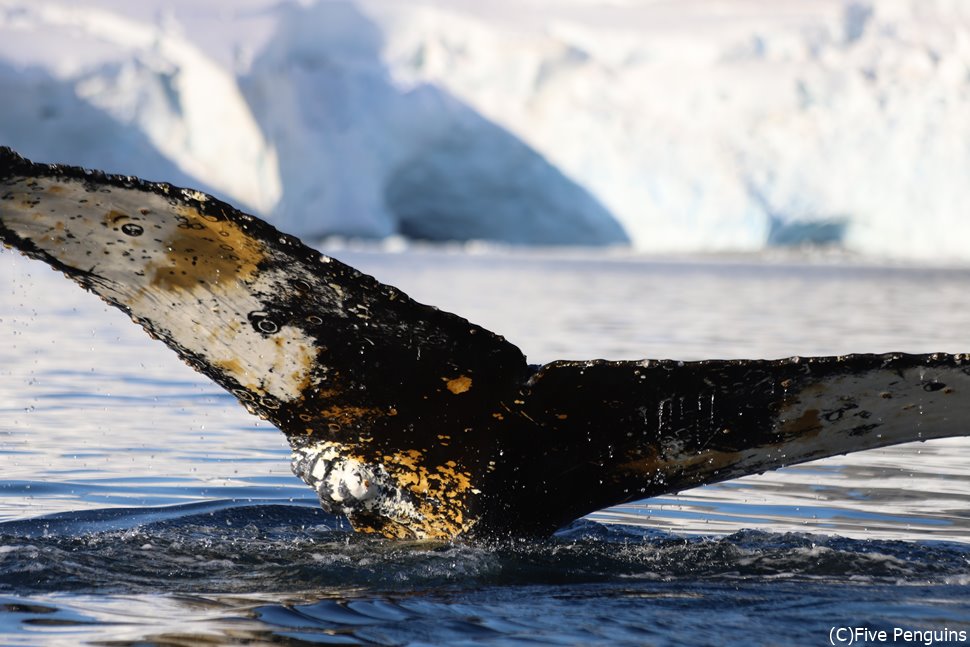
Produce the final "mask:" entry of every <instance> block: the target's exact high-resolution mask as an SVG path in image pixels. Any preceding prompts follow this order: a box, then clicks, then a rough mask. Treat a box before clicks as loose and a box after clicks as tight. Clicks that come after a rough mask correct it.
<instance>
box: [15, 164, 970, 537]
mask: <svg viewBox="0 0 970 647" xmlns="http://www.w3.org/2000/svg"><path fill="white" fill-rule="evenodd" d="M0 240H2V242H3V243H4V244H5V245H7V246H11V247H14V248H16V249H18V250H20V251H21V252H23V253H24V254H26V255H27V256H30V257H32V258H36V259H39V260H42V261H44V262H46V263H48V264H49V265H51V266H52V267H54V268H55V269H57V270H60V271H61V272H63V273H64V274H65V275H67V276H68V277H70V278H71V279H73V280H74V281H76V282H77V283H79V284H80V285H81V286H82V287H84V288H86V289H88V290H90V291H92V292H94V293H96V294H98V295H99V296H101V297H102V298H103V299H104V300H105V301H107V302H108V303H110V304H112V305H114V306H116V307H117V308H119V309H121V310H122V311H124V312H125V313H126V314H128V315H129V316H130V317H131V318H132V320H133V321H135V322H136V323H138V324H140V325H141V326H142V327H143V328H144V329H145V330H146V331H147V332H148V333H149V334H150V335H151V336H152V337H154V338H157V339H160V340H162V341H163V342H165V343H166V344H167V345H168V346H169V347H170V348H172V349H173V350H174V351H175V352H176V353H177V354H178V355H179V356H180V357H181V358H182V359H183V360H184V361H185V362H186V363H187V364H189V365H190V366H191V367H192V368H194V369H196V370H198V371H200V372H201V373H204V374H205V375H207V376H209V377H210V378H212V379H213V380H215V381H216V382H217V383H218V384H220V385H221V386H222V387H223V388H225V389H227V390H228V391H230V392H231V393H232V394H233V395H235V397H236V398H237V399H238V400H239V401H240V403H242V405H243V406H245V407H246V408H247V409H248V410H249V411H250V412H251V413H253V414H255V415H258V416H260V417H262V418H264V419H267V420H269V421H271V422H272V423H273V424H274V425H276V426H277V427H279V429H281V430H282V431H283V433H284V434H286V437H287V439H288V440H289V442H290V445H291V446H292V448H293V469H294V471H295V472H296V473H297V474H298V475H299V476H300V477H301V478H303V480H304V481H306V482H307V483H308V484H309V485H310V486H312V487H313V488H314V489H315V490H316V492H317V494H318V495H319V497H320V500H321V503H322V504H323V506H324V507H326V508H327V509H328V510H330V511H332V512H338V513H342V514H345V515H347V516H348V517H349V519H350V521H351V523H352V524H353V526H354V528H356V529H357V530H361V531H366V532H377V533H381V534H383V535H386V536H388V537H402V538H405V537H411V538H451V537H456V536H483V535H491V534H500V533H518V534H548V533H551V532H553V531H554V530H555V529H556V528H558V527H559V526H561V525H563V524H565V523H567V522H569V521H571V520H573V519H575V518H577V517H580V516H582V515H584V514H587V513H589V512H592V511H594V510H597V509H600V508H603V507H606V506H609V505H613V504H617V503H622V502H625V501H630V500H633V499H638V498H644V497H648V496H653V495H658V494H662V493H666V492H673V491H679V490H683V489H687V488H690V487H694V486H697V485H701V484H704V483H712V482H717V481H723V480H726V479H731V478H735V477H738V476H743V475H745V474H752V473H757V472H763V471H765V470H770V469H776V468H779V467H783V466H785V465H791V464H794V463H799V462H803V461H808V460H812V459H816V458H822V457H825V456H832V455H835V454H842V453H847V452H851V451H859V450H863V449H869V448H873V447H879V446H884V445H890V444H894V443H901V442H907V441H912V440H918V439H929V438H937V437H944V436H956V435H965V434H967V433H968V431H970V429H968V424H967V421H968V420H970V398H968V397H967V396H968V394H970V356H967V355H945V354H933V355H905V354H887V355H847V356H841V357H814V358H790V359H783V360H775V361H762V360H754V361H748V360H743V361H742V360H737V361H702V362H674V361H670V360H644V361H635V362H634V361H631V362H607V361H591V362H568V361H558V362H553V363H551V364H547V365H545V366H542V367H534V366H530V365H528V364H527V362H526V359H525V357H524V356H523V355H522V353H521V352H520V351H519V349H518V348H516V347H515V346H514V345H512V344H510V343H509V342H508V341H506V340H505V339H504V338H502V337H500V336H498V335H496V334H494V333H491V332H489V331H487V330H485V329H483V328H481V327H479V326H476V325H475V324H472V323H470V322H468V321H466V320H465V319H463V318H461V317H459V316H457V315H453V314H450V313H447V312H442V311H440V310H437V309H436V308H433V307H429V306H426V305H421V304H419V303H416V302H415V301H413V300H412V299H410V298H409V297H408V296H407V295H405V294H403V293H402V292H400V291H399V290H397V289H395V288H393V287H390V286H387V285H383V284H381V283H379V282H378V281H376V280H375V279H373V278H371V277H369V276H366V275H364V274H361V273H360V272H358V271H356V270H354V269H353V268H351V267H348V266H347V265H344V264H342V263H340V262H339V261H337V260H335V259H333V258H330V257H328V256H324V255H321V254H320V253H319V252H316V251H314V250H312V249H310V248H309V247H307V246H305V245H304V244H302V243H301V242H300V241H299V240H297V239H296V238H294V237H292V236H289V235H287V234H283V233H281V232H279V231H277V230H276V229H274V228H273V227H272V226H270V225H268V224H267V223H265V222H262V221H261V220H259V219H258V218H255V217H253V216H249V215H246V214H243V213H240V212H239V211H237V210H236V209H234V208H233V207H231V206H229V205H228V204H225V203H224V202H221V201H219V200H217V199H215V198H213V197H211V196H208V195H205V194H202V193H199V192H197V191H192V190H187V189H181V188H178V187H174V186H171V185H169V184H164V183H153V182H145V181H143V180H139V179H137V178H134V177H125V176H116V175H106V174H104V173H101V172H97V171H86V170H83V169H80V168H75V167H68V166H57V165H43V164H34V163H31V162H29V161H27V160H25V159H23V158H22V157H20V156H19V155H17V154H16V153H14V152H13V151H11V150H10V149H6V148H0Z"/></svg>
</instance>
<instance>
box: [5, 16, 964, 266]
mask: <svg viewBox="0 0 970 647" xmlns="http://www.w3.org/2000/svg"><path fill="white" fill-rule="evenodd" d="M84 5H85V6H84V7H79V6H78V5H77V4H68V3H66V2H64V3H60V2H46V1H44V2H27V1H26V0H0V96H2V97H3V101H2V102H0V142H3V143H6V144H9V145H11V146H13V147H14V148H16V149H18V150H20V151H22V152H23V153H24V154H26V155H28V156H31V157H34V158H36V159H38V160H51V161H53V160H58V161H64V162H71V163H78V164H84V165H88V166H96V167H100V168H106V169H108V170H114V171H118V172H125V173H136V174H139V175H143V176H146V177H151V178H158V179H167V180H170V181H173V182H176V183H183V184H189V185H193V186H199V187H201V188H205V189H207V190H210V191H212V192H215V193H216V194H218V195H221V196H223V197H225V198H227V199H229V200H232V201H234V202H236V203H240V204H242V205H244V206H246V207H247V208H248V209H251V210H253V211H255V212H257V213H260V214H262V215H266V216H268V217H270V218H271V219H274V220H275V221H276V223H277V224H278V225H279V226H280V227H282V228H284V229H287V230H289V231H292V232H293V233H296V234H299V235H302V236H308V237H315V236H321V235H326V234H341V235H349V236H372V237H383V236H389V235H394V234H402V235H405V236H409V237H415V238H424V239H433V240H451V239H457V240H467V239H489V240H500V241H506V242H511V243H527V244H614V243H623V242H625V241H627V240H629V241H631V242H632V244H633V245H635V246H636V247H638V248H640V249H643V250H648V251H710V250H758V249H761V248H764V247H766V246H772V245H789V244H801V243H805V242H810V243H828V244H838V245H842V246H845V247H847V248H849V249H852V250H856V251H860V252H863V253H868V254H875V255H885V256H895V257H908V258H916V259H934V260H941V259H942V260H946V259H955V260H961V261H966V260H970V245H967V244H966V239H965V238H964V237H963V235H962V234H963V233H965V232H966V230H967V228H968V222H970V218H968V216H970V213H968V210H967V208H966V206H965V204H966V202H967V199H968V197H970V188H968V187H970V118H968V117H967V115H970V3H966V2H962V0H878V2H876V1H873V2H862V1H849V0H844V1H843V0H780V1H779V2H773V3H759V2H755V1H754V0H727V1H724V0H722V1H716V2H715V1H714V0H683V1H682V2H677V3H668V2H633V1H632V0H631V1H629V2H622V1H620V0H611V1H607V0H571V1H570V2H558V3H553V2H549V1H548V0H527V1H519V2H512V0H495V1H494V2H490V3H479V2H472V1H471V0H450V1H444V0H442V1H440V2H424V3H401V2H392V1H390V0H361V1H360V2H356V3H354V2H345V1H321V2H289V3H285V2H284V3H282V4H278V3H276V2H271V1H270V0H239V1H236V2H229V1H228V0H227V1H216V0H210V1H209V2H200V1H198V0H195V1H194V2H190V1H188V0H170V1H169V2H164V3H163V2H160V1H153V2H145V3H129V4H127V5H120V4H119V3H117V2H111V1H109V0H89V1H88V2H86V3H84Z"/></svg>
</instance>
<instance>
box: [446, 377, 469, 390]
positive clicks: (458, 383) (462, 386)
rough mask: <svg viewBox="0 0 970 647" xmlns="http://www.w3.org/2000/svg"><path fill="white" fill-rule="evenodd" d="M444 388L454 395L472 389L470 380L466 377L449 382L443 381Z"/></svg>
mask: <svg viewBox="0 0 970 647" xmlns="http://www.w3.org/2000/svg"><path fill="white" fill-rule="evenodd" d="M445 386H446V387H447V388H448V390H449V391H451V392H452V393H454V394H455V395H460V394H462V393H465V392H466V391H468V390H469V389H471V388H472V379H471V378H470V377H468V376H467V375H461V376H459V377H456V378H453V379H451V380H445Z"/></svg>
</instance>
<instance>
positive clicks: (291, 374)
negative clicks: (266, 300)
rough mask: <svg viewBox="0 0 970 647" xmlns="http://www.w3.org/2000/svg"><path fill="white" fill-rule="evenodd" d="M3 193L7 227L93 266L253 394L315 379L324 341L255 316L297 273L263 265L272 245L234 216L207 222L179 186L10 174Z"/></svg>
mask: <svg viewBox="0 0 970 647" xmlns="http://www.w3.org/2000/svg"><path fill="white" fill-rule="evenodd" d="M0 194H5V195H7V196H8V199H5V200H2V201H0V218H2V221H3V223H4V226H5V227H7V228H8V229H10V230H12V231H13V232H15V233H16V234H17V235H18V236H20V237H21V238H24V239H27V240H29V241H31V242H32V243H33V244H34V245H35V246H36V247H37V248H39V249H41V250H43V251H44V252H46V253H47V254H49V255H50V256H52V257H54V258H55V259H57V260H58V261H59V262H61V263H63V264H64V265H67V266H69V267H71V268H75V269H77V270H78V271H79V272H82V273H86V274H87V275H88V276H89V277H90V279H91V280H90V281H89V283H90V285H89V288H90V289H91V290H92V291H94V292H96V293H97V294H98V295H100V296H101V297H103V298H105V299H106V300H108V301H110V302H112V303H116V304H120V305H123V306H124V307H125V308H126V310H127V311H128V312H129V314H130V315H131V317H132V318H133V319H134V320H135V321H136V322H138V323H140V324H142V325H144V326H146V327H148V328H150V329H151V330H152V332H154V333H155V334H158V335H162V336H167V337H169V338H170V339H171V340H173V341H174V342H175V343H176V344H177V345H178V346H179V347H181V348H182V349H184V350H185V351H187V352H188V353H191V354H192V355H194V356H195V357H197V358H201V359H202V360H203V361H204V362H206V363H207V364H209V365H211V366H214V367H216V368H217V369H218V370H219V371H221V372H222V373H223V374H225V375H227V376H229V377H231V378H232V379H233V380H235V381H236V382H238V383H239V384H240V385H241V386H243V387H244V388H246V389H247V390H249V391H252V392H253V393H254V394H255V395H257V396H265V395H270V396H272V397H274V398H276V399H278V400H280V401H282V402H289V401H292V400H294V399H297V398H299V397H300V395H301V394H302V392H303V391H304V390H305V389H306V388H307V387H308V386H310V385H311V384H312V374H311V371H312V368H313V366H314V363H315V361H316V354H317V349H316V346H315V341H314V340H313V339H312V338H311V337H309V336H308V335H306V333H304V332H303V331H302V330H301V329H299V328H297V327H294V326H290V325H284V324H282V323H281V322H280V323H276V322H268V323H267V324H265V327H264V328H263V329H262V330H261V331H258V330H256V329H255V328H254V327H253V325H252V324H251V323H250V321H249V318H248V317H249V315H250V313H254V312H261V311H263V310H264V309H265V305H264V304H263V303H262V302H261V301H260V299H259V298H258V297H257V295H258V294H267V295H274V294H279V293H280V292H281V290H282V289H283V288H281V286H284V285H285V284H286V283H285V280H286V278H287V277H284V276H283V275H282V273H281V272H273V271H267V272H257V271H256V265H257V264H258V263H259V262H260V261H261V260H262V259H263V258H265V257H266V256H267V255H269V254H270V253H271V252H270V250H268V249H266V248H265V247H264V245H263V244H262V243H261V242H260V241H258V240H256V239H253V238H252V237H250V236H248V235H247V234H245V232H242V231H241V230H240V229H239V227H238V226H237V225H235V224H234V223H231V222H228V221H219V220H216V219H213V218H206V217H205V216H204V215H201V214H199V213H198V211H197V210H196V209H195V207H193V206H192V205H191V204H190V203H184V204H183V203H182V196H180V195H178V192H174V191H173V195H172V197H171V198H167V197H165V196H162V195H158V194H156V193H151V192H146V191H141V190H137V189H125V188H120V187H114V186H105V187H104V188H101V189H99V190H96V191H94V190H88V189H87V188H86V187H85V185H84V183H83V182H82V181H80V180H75V179H63V178H30V179H24V178H12V179H9V180H6V181H4V182H2V183H0ZM188 195H190V196H193V195H194V194H192V193H189V194H188ZM10 196H12V197H10ZM200 196H201V197H204V196H202V194H200ZM194 197H196V198H198V197H199V196H194ZM73 278H77V277H73ZM289 278H292V277H289Z"/></svg>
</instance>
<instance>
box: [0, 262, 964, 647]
mask: <svg viewBox="0 0 970 647" xmlns="http://www.w3.org/2000/svg"><path fill="white" fill-rule="evenodd" d="M337 255H338V257H341V258H342V259H343V260H346V261H347V262H349V263H351V264H352V265H355V266H357V267H359V268H360V269H362V270H364V271H367V272H370V273H373V274H375V275H376V276H377V277H378V278H380V279H382V280H384V281H386V282H389V283H391V284H394V285H397V286H398V287H400V288H402V289H404V290H405V291H406V292H408V293H410V294H411V295H412V296H414V297H415V298H416V299H418V300H419V301H423V302H426V303H433V304H435V305H438V306H440V307H442V308H445V309H449V310H452V311H455V312H458V313H459V314H462V315H463V316H466V317H468V318H469V319H471V320H472V321H475V322H477V323H480V324H482V325H484V326H485V327H487V328H490V329H492V330H495V331H497V332H500V333H502V334H504V335H505V336H507V337H508V338H509V339H510V340H511V341H513V342H514V343H517V344H519V345H520V347H522V349H523V350H524V351H525V352H526V354H527V355H528V356H529V358H530V360H531V361H533V362H544V361H549V360H552V359H557V358H580V359H589V358H593V357H605V358H610V359H635V358H642V357H652V358H667V357H670V358H675V359H685V360H690V359H700V358H714V357H719V358H731V357H766V358H770V357H782V356H789V355H794V354H798V355H813V354H840V353H847V352H885V351H905V352H929V351H947V352H962V351H967V350H968V347H967V340H966V331H967V330H970V326H968V325H967V324H968V323H970V322H968V320H967V318H968V315H967V312H966V308H965V294H966V286H967V285H968V284H970V271H962V270H928V269H906V268H890V269H887V268H876V267H861V266H853V265H851V264H847V263H844V262H843V263H838V264H830V263H828V262H818V261H816V262H812V263H809V262H804V261H797V262H792V261H764V260H760V261H757V262H754V261H750V260H744V259H740V260H739V259H728V260H716V259H694V260H683V259H679V260H678V259H675V260H644V259H635V258H612V259H610V258H606V259H604V258H602V257H600V258H598V259H583V258H570V257H567V256H564V255H561V254H560V255H558V256H555V255H543V254H539V253H535V252H532V253H498V252H496V253H484V254H478V255H467V254H466V255H459V254H450V253H447V252H442V251H434V252H432V251H428V252H420V251H418V252H415V251H411V252H407V253H403V254H387V253H376V252H366V251H354V252H344V253H342V254H337ZM0 329H2V330H3V334H4V338H5V339H6V340H7V342H6V343H4V344H2V345H0V466H2V476H0V522H2V523H0V634H2V636H3V640H2V642H3V643H4V644H37V643H38V642H45V643H48V644H61V643H62V644H76V643H77V642H78V640H80V639H82V638H83V639H84V640H91V641H111V643H112V644H134V643H139V642H140V641H141V642H144V641H148V642H152V641H154V642H155V643H164V644H199V643H200V641H203V639H204V640H209V641H211V642H213V643H218V644H223V643H232V644H239V643H244V642H247V641H251V642H255V643H262V642H273V643H284V644H285V643H292V644H302V643H304V642H307V641H309V642H330V643H338V644H339V643H352V644H360V643H365V644H367V643H370V644H401V643H421V642H427V641H438V642H465V643H477V642H489V641H502V640H508V641H512V642H515V641H527V640H538V641H540V642H561V643H565V644H573V643H589V644H593V643H602V644H614V643H617V642H619V643H622V642H627V643H630V644H642V643H651V642H653V643H658V644H671V643H674V644H676V643H681V642H688V643H717V642H721V643H723V644H731V643H732V642H736V643H739V644H740V643H745V642H746V641H748V640H749V639H750V638H751V637H752V636H758V635H760V636H761V638H762V639H761V640H757V641H756V642H764V641H765V640H767V639H768V637H770V636H773V635H782V634H783V638H784V640H781V642H790V643H800V642H802V643H807V642H811V643H812V644H821V643H822V642H824V641H825V638H826V634H825V631H827V629H826V630H825V631H823V629H824V628H825V627H824V626H827V625H830V624H832V623H834V622H836V621H837V620H844V621H845V622H849V621H852V622H865V623H867V626H873V627H882V626H885V627H891V626H892V625H893V623H894V622H895V623H897V624H898V623H899V622H900V618H903V619H905V620H906V622H908V623H909V625H911V626H930V625H931V626H933V627H936V626H942V624H941V623H947V624H948V626H950V627H951V628H952V627H965V628H966V627H967V626H968V618H970V609H968V603H967V602H965V601H966V600H967V599H968V597H970V596H968V595H967V592H968V590H970V553H968V552H967V549H966V546H967V545H968V544H970V475H968V470H967V469H966V467H967V465H968V458H970V443H968V441H967V439H962V438H961V439H947V440H942V441H933V442H928V443H922V444H913V445H905V446H899V447H893V448H887V449H883V450H875V451H871V452H866V453H863V454H852V455H849V456H845V457H838V458H833V459H827V460H825V461H820V462H816V463H810V464H806V465H802V466H795V467H792V468H789V469H786V470H782V471H779V472H774V473H769V474H765V475H761V476H755V477H749V478H745V479H739V480H736V481H732V482H729V483H724V484H719V485H713V486H708V487H704V488H700V489H697V490H694V491H691V492H686V493H683V494H681V495H679V496H665V497H660V498H657V499H652V500H649V501H644V502H639V503H634V504H628V505H624V506H619V507H616V508H613V509H610V510H606V511H601V512H599V513H597V514H595V515H592V517H591V518H592V519H593V520H595V521H601V522H610V523H611V524H615V523H617V522H619V523H620V524H622V525H606V526H604V525H600V524H598V523H593V522H592V521H584V522H580V523H578V524H577V525H575V526H573V527H572V528H570V529H567V530H565V531H563V532H561V533H560V534H559V535H558V536H557V537H556V538H554V539H553V540H550V541H548V542H537V543H528V544H521V543H517V544H509V545H504V546H491V547H483V546H455V545H417V544H396V543H393V542H391V543H389V542H384V541H383V540H375V539H372V538H362V537H357V536H355V535H352V534H350V533H348V532H347V530H346V527H345V525H344V524H343V522H341V521H340V520H338V519H335V518H333V517H329V516H328V515H325V514H324V513H323V512H321V511H320V510H319V509H318V508H317V507H316V504H315V501H314V500H313V498H312V493H311V492H310V491H309V490H308V489H307V488H305V487H304V486H303V485H302V484H301V483H300V482H299V481H298V480H297V479H296V478H295V477H293V476H292V474H291V473H290V471H289V462H288V454H289V452H288V448H287V446H286V442H285V440H284V438H283V435H282V434H280V433H279V432H278V431H276V430H275V429H274V428H272V427H270V426H268V425H267V424H265V423H260V422H259V421H257V420H255V419H254V418H252V417H250V416H249V415H248V414H246V413H245V411H243V409H242V408H241V407H239V406H238V405H237V404H236V403H235V401H234V399H232V398H231V397H230V396H228V395H226V394H225V393H223V392H222V391H221V390H220V389H218V387H216V386H215V385H213V384H212V383H210V382H208V381H207V380H206V379H205V378H202V377H201V376H198V375H196V374H195V373H194V372H192V371H191V370H190V369H188V368H187V367H185V366H184V365H182V364H181V363H180V362H179V361H178V359H177V358H176V357H175V356H174V354H173V353H171V352H170V351H168V350H167V349H166V348H164V347H163V346H162V345H161V344H159V343H157V342H152V341H150V340H149V339H148V338H147V337H146V336H145V335H144V333H143V332H142V331H140V330H139V329H138V328H137V327H136V326H133V325H131V324H130V322H128V321H127V320H126V318H125V317H124V316H123V315H121V314H120V313H118V312H116V311H114V310H110V311H109V309H108V308H107V307H106V306H104V305H102V304H101V303H100V301H98V300H97V299H96V298H94V297H92V296H90V295H87V294H84V293H83V292H81V291H80V290H77V289H76V288H74V287H73V286H71V285H69V284H68V283H67V282H66V281H65V280H64V279H63V278H61V277H60V276H58V275H56V274H54V273H53V272H50V271H49V270H47V269H46V268H45V267H42V266H41V265H39V264H36V263H31V262H28V261H27V260H25V259H21V258H18V257H16V256H14V255H13V254H7V253H4V254H0ZM44 515H47V516H44ZM51 515H53V516H51ZM42 516H43V518H38V517H42ZM790 532H795V533H816V534H813V535H806V534H786V533H790ZM898 539H905V540H907V541H906V542H898V541H895V540H898ZM913 542H915V543H913ZM769 612H770V613H769ZM762 616H764V618H762ZM768 618H771V619H772V622H774V623H776V625H775V629H772V628H771V626H769V624H768ZM779 623H780V624H779ZM778 627H781V628H782V629H781V630H779V629H778ZM685 631H686V632H689V633H690V635H689V636H688V635H685V634H684V632H685ZM759 631H760V632H762V633H760V634H759V633H758V632H759ZM772 631H773V632H774V633H772ZM779 631H782V634H779V633H778V632H779Z"/></svg>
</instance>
